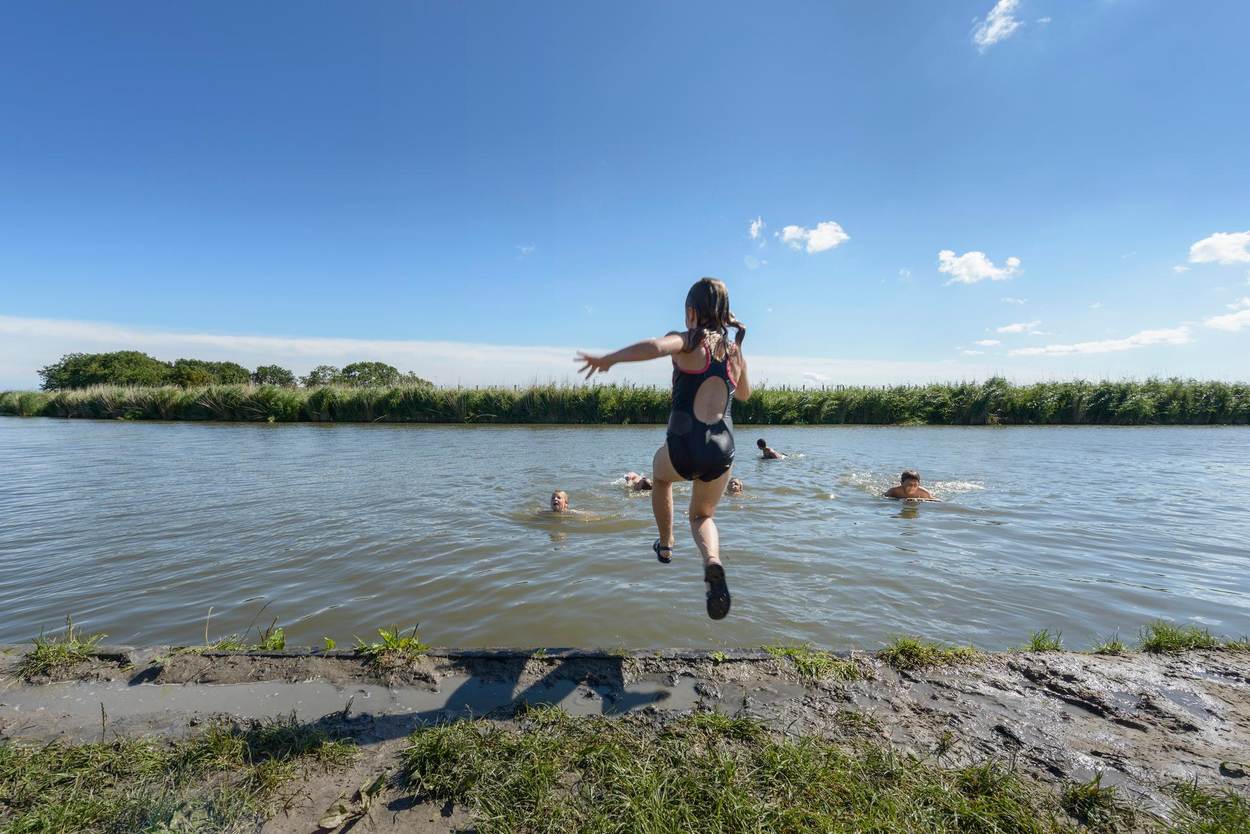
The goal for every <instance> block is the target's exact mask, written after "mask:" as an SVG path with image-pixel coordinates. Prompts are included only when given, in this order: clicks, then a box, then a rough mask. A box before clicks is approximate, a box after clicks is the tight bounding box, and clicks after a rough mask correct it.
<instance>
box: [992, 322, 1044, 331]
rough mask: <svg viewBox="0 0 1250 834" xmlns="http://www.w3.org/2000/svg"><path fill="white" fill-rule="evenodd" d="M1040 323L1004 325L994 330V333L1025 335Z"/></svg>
mask: <svg viewBox="0 0 1250 834" xmlns="http://www.w3.org/2000/svg"><path fill="white" fill-rule="evenodd" d="M1039 324H1041V322H1040V321H1018V322H1016V323H1014V324H1004V325H1003V326H1002V327H998V328H995V330H994V332H995V333H1025V332H1028V331H1029V330H1032V329H1034V328H1035V327H1037V326H1038V325H1039Z"/></svg>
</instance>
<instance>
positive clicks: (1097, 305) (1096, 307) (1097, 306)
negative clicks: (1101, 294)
mask: <svg viewBox="0 0 1250 834" xmlns="http://www.w3.org/2000/svg"><path fill="white" fill-rule="evenodd" d="M1089 309H1091V310H1101V309H1102V302H1101V301H1095V302H1094V303H1093V304H1091V305H1089Z"/></svg>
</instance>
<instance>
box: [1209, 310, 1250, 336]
mask: <svg viewBox="0 0 1250 834" xmlns="http://www.w3.org/2000/svg"><path fill="white" fill-rule="evenodd" d="M1202 323H1203V324H1205V325H1206V326H1207V327H1210V328H1211V329H1213V330H1228V331H1231V332H1234V333H1235V332H1237V331H1238V330H1241V329H1243V328H1246V327H1250V309H1246V310H1242V311H1241V312H1238V313H1228V314H1227V315H1223V316H1211V317H1210V318H1209V319H1206V320H1204V321H1203V322H1202Z"/></svg>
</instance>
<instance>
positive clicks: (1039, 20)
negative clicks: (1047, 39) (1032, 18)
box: [1037, 17, 1053, 26]
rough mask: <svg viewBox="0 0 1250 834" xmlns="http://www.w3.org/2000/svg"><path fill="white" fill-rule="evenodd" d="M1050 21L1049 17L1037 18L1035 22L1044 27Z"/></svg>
mask: <svg viewBox="0 0 1250 834" xmlns="http://www.w3.org/2000/svg"><path fill="white" fill-rule="evenodd" d="M1052 19H1053V18H1050V17H1039V18H1038V19H1037V22H1038V23H1040V24H1042V25H1043V26H1045V25H1046V24H1047V23H1050V21H1051V20H1052Z"/></svg>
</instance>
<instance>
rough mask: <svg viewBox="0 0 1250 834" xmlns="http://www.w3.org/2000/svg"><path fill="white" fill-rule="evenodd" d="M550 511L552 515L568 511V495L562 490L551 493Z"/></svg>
mask: <svg viewBox="0 0 1250 834" xmlns="http://www.w3.org/2000/svg"><path fill="white" fill-rule="evenodd" d="M551 511H552V512H553V513H567V512H568V511H569V494H568V493H567V492H565V491H564V490H562V489H557V490H556V491H555V492H553V493H551Z"/></svg>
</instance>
